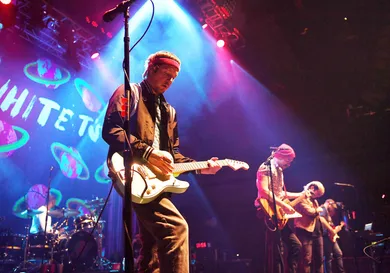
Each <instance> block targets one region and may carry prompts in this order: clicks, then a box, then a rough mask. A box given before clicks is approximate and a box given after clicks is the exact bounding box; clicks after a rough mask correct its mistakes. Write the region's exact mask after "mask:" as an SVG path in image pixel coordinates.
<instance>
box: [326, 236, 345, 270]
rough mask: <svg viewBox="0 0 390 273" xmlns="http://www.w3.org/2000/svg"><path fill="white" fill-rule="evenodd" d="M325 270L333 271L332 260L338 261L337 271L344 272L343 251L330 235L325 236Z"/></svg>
mask: <svg viewBox="0 0 390 273" xmlns="http://www.w3.org/2000/svg"><path fill="white" fill-rule="evenodd" d="M324 257H325V272H326V273H332V272H333V270H332V261H335V262H336V268H337V272H339V273H344V272H345V270H344V263H343V252H342V251H341V249H340V246H339V244H338V243H337V241H336V242H335V243H333V242H332V241H331V240H330V239H329V237H328V236H325V237H324Z"/></svg>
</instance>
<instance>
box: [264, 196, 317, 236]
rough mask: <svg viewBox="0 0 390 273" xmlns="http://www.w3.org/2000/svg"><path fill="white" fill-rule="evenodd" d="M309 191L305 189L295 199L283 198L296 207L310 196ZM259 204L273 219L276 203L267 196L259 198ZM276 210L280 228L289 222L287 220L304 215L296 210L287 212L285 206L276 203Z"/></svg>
mask: <svg viewBox="0 0 390 273" xmlns="http://www.w3.org/2000/svg"><path fill="white" fill-rule="evenodd" d="M308 194H309V192H308V191H305V192H303V193H302V195H300V196H299V197H297V198H295V199H294V200H293V201H290V200H288V199H286V200H283V202H285V203H286V204H289V205H290V206H291V207H295V205H296V204H298V203H299V202H301V201H302V200H303V199H305V198H306V197H307V196H308ZM259 204H260V207H261V209H262V210H263V211H264V213H265V215H266V216H267V217H268V218H269V219H270V220H271V221H272V219H273V217H274V215H275V211H274V203H273V202H272V201H269V200H268V199H265V198H259ZM276 212H277V218H278V228H279V229H282V228H284V227H285V225H286V224H287V221H288V220H289V219H292V218H299V217H302V214H300V213H299V212H297V211H295V212H294V213H286V212H285V211H284V210H283V208H282V207H281V206H280V205H278V204H276Z"/></svg>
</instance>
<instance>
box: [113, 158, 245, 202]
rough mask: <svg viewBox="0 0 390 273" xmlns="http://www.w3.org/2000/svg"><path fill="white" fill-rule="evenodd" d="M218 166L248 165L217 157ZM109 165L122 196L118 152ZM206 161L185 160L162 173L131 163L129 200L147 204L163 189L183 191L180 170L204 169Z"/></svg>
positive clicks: (185, 185)
mask: <svg viewBox="0 0 390 273" xmlns="http://www.w3.org/2000/svg"><path fill="white" fill-rule="evenodd" d="M162 152H163V153H164V156H165V157H167V158H169V159H171V161H172V162H173V158H172V155H171V154H170V153H168V152H166V151H162ZM216 162H218V164H219V165H220V166H229V167H230V168H232V169H233V170H235V171H236V170H238V169H244V170H248V169H249V165H248V164H247V163H245V162H242V161H237V160H231V159H224V160H217V161H216ZM109 168H110V170H111V172H112V173H113V174H114V177H113V183H116V185H115V186H116V187H115V188H116V190H117V191H118V192H119V194H121V195H122V197H123V196H124V189H125V187H124V185H125V183H126V180H125V166H124V161H123V157H122V156H121V155H120V154H119V153H114V154H113V155H112V157H111V162H110V163H109ZM207 168H208V164H207V161H196V162H186V163H175V164H173V172H172V173H170V174H164V173H162V172H161V170H160V169H158V168H157V167H155V166H153V165H151V164H148V163H145V164H138V163H134V164H132V166H131V174H132V178H133V179H132V183H131V195H132V196H131V200H132V201H133V202H134V203H137V204H147V203H149V202H151V201H153V200H154V199H156V198H157V197H158V196H159V195H160V194H161V193H163V192H171V193H183V192H185V191H186V190H187V189H188V187H189V183H188V182H186V181H182V180H179V179H176V176H178V175H179V174H181V173H184V172H189V171H195V170H202V169H207Z"/></svg>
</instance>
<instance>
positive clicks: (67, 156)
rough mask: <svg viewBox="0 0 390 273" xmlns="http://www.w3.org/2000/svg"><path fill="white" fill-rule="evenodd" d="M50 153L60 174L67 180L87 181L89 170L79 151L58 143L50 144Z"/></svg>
mask: <svg viewBox="0 0 390 273" xmlns="http://www.w3.org/2000/svg"><path fill="white" fill-rule="evenodd" d="M51 152H52V154H53V156H54V158H55V160H56V161H57V163H58V165H59V167H60V169H61V172H62V173H63V174H64V175H65V176H66V177H68V178H71V179H75V178H77V179H80V180H88V179H89V170H88V167H87V165H86V164H85V162H84V160H83V159H82V158H81V155H80V153H79V151H77V149H76V148H73V147H67V146H65V145H63V144H61V143H59V142H54V143H53V144H51Z"/></svg>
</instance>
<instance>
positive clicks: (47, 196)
mask: <svg viewBox="0 0 390 273" xmlns="http://www.w3.org/2000/svg"><path fill="white" fill-rule="evenodd" d="M52 171H53V166H51V167H50V172H49V180H48V182H47V195H46V216H45V231H44V233H43V238H45V241H44V243H43V247H45V245H46V241H47V220H48V218H49V202H50V189H51V172H52ZM43 258H44V255H42V260H41V266H43Z"/></svg>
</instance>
